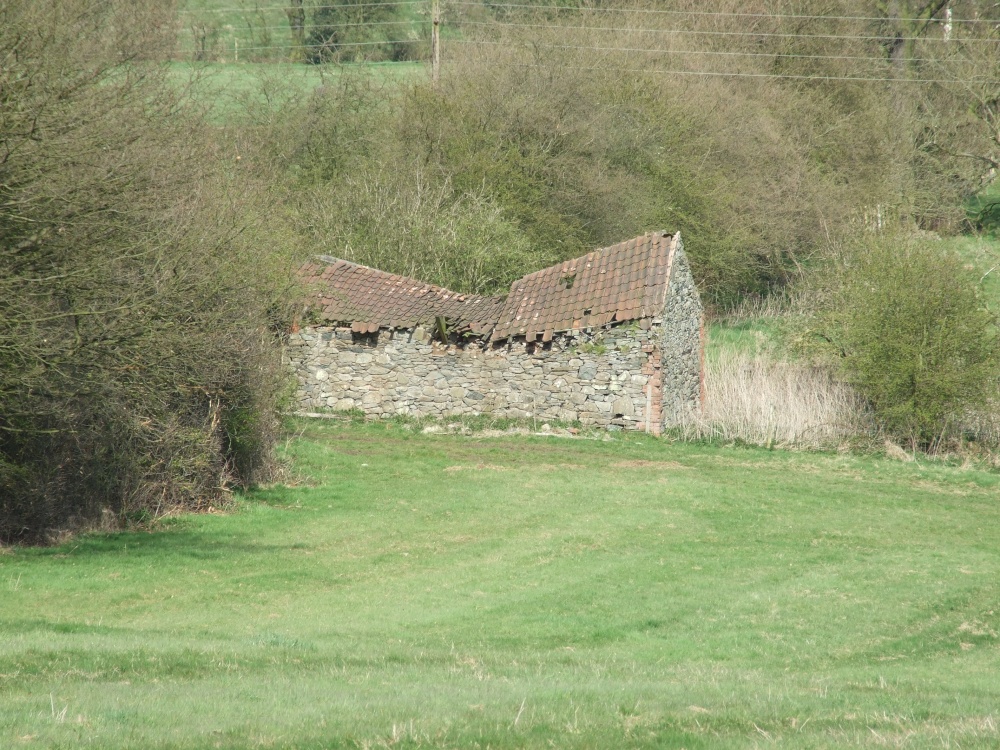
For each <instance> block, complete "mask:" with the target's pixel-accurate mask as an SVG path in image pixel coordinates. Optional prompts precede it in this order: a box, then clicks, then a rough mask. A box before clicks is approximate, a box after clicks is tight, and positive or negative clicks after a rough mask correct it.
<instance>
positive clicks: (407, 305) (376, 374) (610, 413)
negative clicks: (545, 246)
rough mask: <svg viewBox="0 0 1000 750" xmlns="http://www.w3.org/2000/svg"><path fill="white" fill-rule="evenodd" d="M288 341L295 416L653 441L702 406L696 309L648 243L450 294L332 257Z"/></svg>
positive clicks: (672, 241) (671, 263) (315, 279)
mask: <svg viewBox="0 0 1000 750" xmlns="http://www.w3.org/2000/svg"><path fill="white" fill-rule="evenodd" d="M301 275H302V277H303V279H304V280H305V281H306V283H308V284H310V286H311V291H312V297H311V299H312V303H311V305H310V309H309V311H308V314H307V317H306V318H305V320H306V321H309V323H310V324H309V325H303V326H302V327H301V328H300V329H299V330H297V331H295V332H293V333H292V334H290V336H289V340H288V349H287V359H288V363H289V365H290V366H291V367H292V368H293V369H294V370H295V372H296V375H297V377H298V383H299V387H298V394H297V398H298V406H299V409H300V410H302V411H317V410H326V409H331V410H345V409H361V410H362V411H364V412H365V413H366V414H369V415H372V416H392V415H396V414H409V415H415V416H439V417H446V416H455V415H466V414H494V415H498V416H506V417H518V418H526V417H528V418H537V419H539V420H559V421H563V422H579V423H581V424H582V425H584V426H597V427H607V428H612V429H629V430H642V431H646V432H651V433H654V434H659V433H660V432H661V431H662V430H663V429H664V428H665V427H669V426H671V425H674V424H677V423H678V422H679V421H680V420H681V419H682V418H683V416H684V414H685V413H686V412H689V411H691V410H694V409H698V408H699V407H700V403H701V398H702V393H701V391H702V338H703V327H702V307H701V302H700V300H699V297H698V292H697V289H696V288H695V285H694V281H693V279H692V277H691V272H690V268H689V267H688V263H687V259H686V257H685V255H684V250H683V245H682V243H681V239H680V235H667V234H663V233H656V234H650V235H645V236H644V237H639V238H636V239H635V240H631V241H629V242H626V243H621V244H620V245H615V246H612V247H610V248H604V249H602V250H598V251H595V252H593V253H590V254H588V255H586V256H584V257H582V258H577V259H575V260H573V261H567V262H565V263H561V264H558V265H556V266H553V267H551V268H548V269H543V270H542V271H538V272H536V273H534V274H529V275H528V276H526V277H524V278H522V279H519V280H518V281H516V282H514V284H512V285H511V291H510V294H508V295H507V296H505V297H478V296H475V295H461V294H456V293H453V292H450V291H449V290H446V289H442V288H440V287H435V286H432V285H429V284H424V283H422V282H418V281H415V280H413V279H407V278H404V277H400V276H394V275H391V274H386V273H384V272H382V271H377V270H375V269H369V268H365V267H364V266H358V265H355V264H352V263H348V262H346V261H340V260H336V259H333V258H325V259H321V260H319V261H318V262H314V263H310V264H307V265H306V266H305V267H304V268H303V269H302V274H301Z"/></svg>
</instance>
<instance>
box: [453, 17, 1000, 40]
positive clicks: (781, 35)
mask: <svg viewBox="0 0 1000 750" xmlns="http://www.w3.org/2000/svg"><path fill="white" fill-rule="evenodd" d="M459 25H460V26H483V27H490V28H495V29H500V28H515V29H551V30H553V31H616V32H632V33H645V34H685V35H687V36H726V37H750V38H754V39H760V38H762V37H763V38H772V39H844V40H851V41H873V42H884V41H886V40H887V39H888V37H887V36H884V35H883V36H869V35H855V34H792V33H786V32H771V31H704V30H701V29H678V28H671V29H637V28H632V27H628V26H563V25H561V24H538V23H515V22H507V21H462V22H461V23H460V24H459ZM920 41H923V42H943V43H945V44H958V43H972V42H976V43H989V44H997V43H1000V38H995V39H984V38H976V37H961V38H954V37H953V38H952V39H950V40H948V39H937V38H934V37H924V38H921V40H920Z"/></svg>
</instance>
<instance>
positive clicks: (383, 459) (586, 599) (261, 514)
mask: <svg viewBox="0 0 1000 750" xmlns="http://www.w3.org/2000/svg"><path fill="white" fill-rule="evenodd" d="M304 429H305V431H306V434H305V437H304V438H301V439H297V440H294V441H291V443H290V448H289V450H290V452H291V454H292V455H293V456H294V458H295V461H296V466H297V467H298V468H299V470H301V471H303V472H305V473H306V474H308V475H309V476H311V477H313V478H314V482H312V483H311V485H310V486H307V485H302V486H298V487H295V488H291V489H284V488H277V489H272V490H267V491H262V492H260V493H258V494H256V495H255V496H254V497H253V498H251V499H249V500H247V501H245V502H244V503H242V509H241V511H240V512H238V513H234V514H231V515H206V516H198V517H186V518H183V519H179V520H177V521H176V522H175V523H174V524H172V526H173V528H172V529H171V530H169V531H167V532H166V533H160V534H143V533H135V534H113V535H109V536H90V537H85V538H82V539H78V540H76V541H74V542H72V543H70V544H68V545H66V546H63V547H59V548H55V549H45V550H18V551H17V552H16V553H12V554H7V555H0V592H2V594H0V596H2V598H0V602H2V606H0V747H74V748H80V747H82V748H88V747H94V748H97V747H100V748H109V747H132V748H168V747H169V748H214V747H223V748H243V747H251V746H252V747H265V748H275V747H296V748H300V747H301V748H307V747H315V748H320V747H322V748H329V747H341V746H347V747H381V746H390V745H392V746H398V747H474V746H475V747H487V746H489V747H544V746H549V743H550V742H551V743H553V744H554V745H555V746H558V747H612V746H656V747H676V748H680V747H685V748H709V747H711V748H743V747H746V748H749V747H758V746H768V745H771V744H774V745H775V746H778V747H796V748H820V747H845V746H859V747H867V746H872V747H875V746H883V745H884V744H889V745H890V746H900V747H907V748H923V747H941V746H948V743H951V744H950V746H952V747H959V746H961V747H963V748H973V747H983V748H986V747H991V748H992V747H996V746H997V744H998V743H1000V733H998V722H1000V715H998V713H997V706H998V705H1000V682H998V681H997V679H996V675H997V673H998V670H1000V649H998V642H1000V639H998V636H997V631H1000V609H998V608H1000V554H998V551H997V550H998V548H1000V544H998V542H1000V523H998V515H1000V510H998V506H997V489H998V486H1000V477H998V476H997V475H995V474H992V473H986V472H982V471H976V470H961V469H958V468H948V467H943V466H933V465H923V464H920V465H904V464H897V463H891V462H887V461H884V460H879V459H866V458H858V457H850V456H838V455H808V454H786V453H778V452H775V453H768V452H765V451H757V450H748V449H732V448H730V449H726V448H716V447H705V446H697V445H671V444H668V443H665V442H660V441H655V440H652V439H647V438H642V437H631V438H628V437H620V438H618V439H616V440H614V441H610V442H607V441H605V442H601V441H589V440H577V441H570V440H559V439H551V438H550V439H544V438H523V437H501V438H461V437H452V436H443V435H435V436H429V435H420V434H413V433H412V432H407V431H405V430H402V429H400V428H399V427H392V426H353V427H351V426H346V425H342V424H336V423H325V422H324V423H312V424H308V425H306V426H305V427H304Z"/></svg>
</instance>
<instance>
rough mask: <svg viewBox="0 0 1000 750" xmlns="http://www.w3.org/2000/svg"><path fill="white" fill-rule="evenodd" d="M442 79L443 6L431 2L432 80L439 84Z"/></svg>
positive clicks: (436, 0)
mask: <svg viewBox="0 0 1000 750" xmlns="http://www.w3.org/2000/svg"><path fill="white" fill-rule="evenodd" d="M440 78H441V5H440V0H431V80H432V81H433V82H434V83H437V82H438V80H439V79H440Z"/></svg>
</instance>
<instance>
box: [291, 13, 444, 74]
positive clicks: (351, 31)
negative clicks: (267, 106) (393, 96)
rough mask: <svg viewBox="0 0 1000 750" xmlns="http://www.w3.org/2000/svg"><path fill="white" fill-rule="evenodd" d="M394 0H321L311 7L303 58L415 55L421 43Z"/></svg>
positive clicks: (343, 59)
mask: <svg viewBox="0 0 1000 750" xmlns="http://www.w3.org/2000/svg"><path fill="white" fill-rule="evenodd" d="M406 10H408V6H407V5H406V4H405V3H399V2H394V1H393V0H366V1H365V2H361V3H359V2H357V0H322V4H320V5H317V6H316V7H315V8H314V9H313V11H312V18H311V21H312V23H311V25H310V26H309V33H308V37H307V55H306V60H307V61H308V62H310V63H325V62H331V61H337V62H360V61H368V62H372V61H386V60H391V61H396V62H398V61H401V60H412V59H416V56H417V54H418V51H419V50H420V49H421V48H422V47H424V46H426V45H422V44H420V42H419V40H418V37H417V36H416V35H415V34H414V33H413V30H412V28H411V24H410V22H409V21H408V19H406V18H405V16H404V12H405V11H406Z"/></svg>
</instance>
